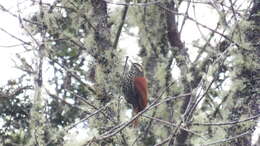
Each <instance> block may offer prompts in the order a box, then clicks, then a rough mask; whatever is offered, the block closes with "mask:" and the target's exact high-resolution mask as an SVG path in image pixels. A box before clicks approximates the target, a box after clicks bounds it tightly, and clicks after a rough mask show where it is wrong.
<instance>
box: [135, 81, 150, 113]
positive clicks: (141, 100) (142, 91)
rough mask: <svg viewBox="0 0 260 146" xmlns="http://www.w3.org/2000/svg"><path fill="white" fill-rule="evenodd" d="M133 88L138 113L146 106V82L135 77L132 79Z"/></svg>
mask: <svg viewBox="0 0 260 146" xmlns="http://www.w3.org/2000/svg"><path fill="white" fill-rule="evenodd" d="M134 88H135V90H136V93H137V98H138V100H137V101H138V107H139V111H138V112H140V111H141V110H143V109H144V108H145V107H146V105H147V94H148V93H147V81H146V79H145V78H144V77H136V78H135V79H134Z"/></svg>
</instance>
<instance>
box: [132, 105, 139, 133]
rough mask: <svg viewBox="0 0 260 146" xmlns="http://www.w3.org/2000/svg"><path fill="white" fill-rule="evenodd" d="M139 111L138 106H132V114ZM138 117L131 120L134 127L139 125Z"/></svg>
mask: <svg viewBox="0 0 260 146" xmlns="http://www.w3.org/2000/svg"><path fill="white" fill-rule="evenodd" d="M139 112H140V110H139V108H138V107H135V108H134V112H133V116H135V115H136V114H137V113H139ZM138 119H139V117H138V118H136V119H135V120H134V121H133V122H132V124H133V126H134V128H136V127H137V126H138V125H139V121H138Z"/></svg>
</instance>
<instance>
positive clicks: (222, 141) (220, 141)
mask: <svg viewBox="0 0 260 146" xmlns="http://www.w3.org/2000/svg"><path fill="white" fill-rule="evenodd" d="M252 132H253V131H252V130H251V129H249V130H248V131H246V132H244V133H241V134H239V135H236V136H234V137H230V138H227V139H221V140H217V141H214V142H211V143H207V144H203V146H209V145H215V144H218V143H224V142H228V141H231V140H234V139H237V138H240V137H243V136H246V135H248V134H251V133H252Z"/></svg>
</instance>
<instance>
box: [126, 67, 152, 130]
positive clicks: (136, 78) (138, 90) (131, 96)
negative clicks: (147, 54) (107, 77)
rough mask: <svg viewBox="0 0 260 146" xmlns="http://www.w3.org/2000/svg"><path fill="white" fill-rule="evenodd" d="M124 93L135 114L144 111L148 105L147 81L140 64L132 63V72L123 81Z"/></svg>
mask: <svg viewBox="0 0 260 146" xmlns="http://www.w3.org/2000/svg"><path fill="white" fill-rule="evenodd" d="M123 93H124V95H125V99H126V101H127V102H128V103H130V104H131V105H132V106H133V112H134V114H137V113H138V112H140V111H142V110H143V109H144V108H145V107H146V105H147V96H148V90H147V81H146V78H145V76H144V70H143V67H142V66H141V65H140V64H138V63H132V66H131V68H130V70H129V71H128V72H127V73H126V75H125V76H124V79H123ZM133 124H134V127H136V126H137V124H138V119H136V120H135V121H134V122H133Z"/></svg>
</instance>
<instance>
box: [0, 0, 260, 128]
mask: <svg viewBox="0 0 260 146" xmlns="http://www.w3.org/2000/svg"><path fill="white" fill-rule="evenodd" d="M43 1H44V2H51V1H53V0H43ZM17 3H20V5H17ZM0 4H2V5H3V6H4V7H5V8H7V9H8V10H10V11H11V12H13V13H17V11H18V9H17V8H18V7H19V8H20V9H21V10H22V13H23V14H24V15H28V14H30V13H31V12H33V11H35V10H37V9H36V8H35V7H34V8H32V7H28V6H29V5H28V4H30V1H28V0H1V1H0ZM185 9H186V6H184V5H183V8H182V9H181V10H183V13H184V12H185ZM189 13H190V15H191V16H192V14H193V11H192V8H190V12H189ZM196 15H197V16H196V17H197V20H198V21H199V22H203V24H205V25H206V26H208V27H210V28H215V26H216V24H217V22H218V16H217V13H216V11H215V10H213V9H212V8H209V7H205V6H204V5H196ZM0 18H1V21H0V28H3V29H5V30H6V31H7V32H9V33H11V34H13V35H14V36H16V37H18V38H22V39H23V40H29V38H26V36H25V35H23V31H22V29H20V26H19V22H18V20H17V18H15V17H12V16H10V15H9V14H8V13H5V12H2V11H0ZM185 27H186V28H189V29H184V30H183V32H182V38H185V40H182V41H184V42H185V45H186V47H188V48H191V43H192V41H194V40H197V39H199V38H201V36H200V33H199V32H198V30H197V27H196V26H195V25H194V23H193V22H191V21H186V23H185ZM202 30H203V33H205V36H207V32H208V31H205V30H204V29H202ZM131 31H132V32H133V33H134V34H136V35H137V34H138V28H134V29H132V30H131ZM18 44H21V42H20V41H18V40H16V39H14V38H12V37H10V36H9V35H7V34H6V33H4V32H2V31H1V30H0V46H11V45H18ZM119 47H120V48H125V49H126V51H127V55H129V56H130V57H131V59H133V60H136V59H137V61H140V60H138V57H137V56H136V53H137V50H139V46H138V40H137V38H136V37H131V36H128V35H126V34H123V35H122V36H121V38H120V42H119ZM23 51H24V49H23V47H22V46H17V47H0V52H1V53H0V66H1V69H2V71H1V74H0V86H2V85H4V84H6V82H7V80H9V79H15V78H16V77H18V76H19V75H20V73H21V72H20V71H19V70H17V69H15V68H14V63H13V61H12V58H15V53H20V52H23ZM196 52H197V49H196V48H192V49H189V54H192V55H191V60H194V58H195V57H196ZM19 72H20V73H19ZM258 129H259V128H258ZM258 133H259V132H258Z"/></svg>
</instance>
